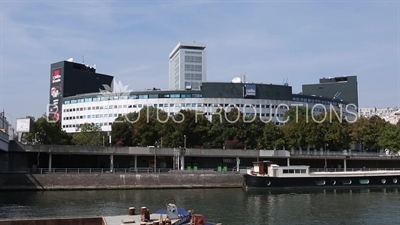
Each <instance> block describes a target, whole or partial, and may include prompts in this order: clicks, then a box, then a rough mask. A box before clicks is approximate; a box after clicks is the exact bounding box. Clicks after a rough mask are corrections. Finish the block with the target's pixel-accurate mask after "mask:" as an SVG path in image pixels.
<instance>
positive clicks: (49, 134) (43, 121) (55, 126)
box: [25, 115, 71, 145]
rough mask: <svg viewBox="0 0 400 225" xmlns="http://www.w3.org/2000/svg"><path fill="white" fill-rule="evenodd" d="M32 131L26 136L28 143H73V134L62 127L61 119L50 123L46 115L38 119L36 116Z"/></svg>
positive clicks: (33, 119)
mask: <svg viewBox="0 0 400 225" xmlns="http://www.w3.org/2000/svg"><path fill="white" fill-rule="evenodd" d="M27 118H31V119H32V121H33V124H32V127H31V131H30V132H29V133H28V134H27V135H26V136H25V141H27V142H28V143H36V144H44V145H68V144H71V136H70V135H68V134H67V133H66V132H65V131H63V130H62V129H61V121H57V122H56V123H53V122H51V123H49V122H48V120H47V117H46V116H45V115H44V116H42V117H40V118H38V119H37V120H35V118H34V117H29V116H28V117H27Z"/></svg>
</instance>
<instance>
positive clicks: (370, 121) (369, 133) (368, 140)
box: [350, 116, 388, 151]
mask: <svg viewBox="0 0 400 225" xmlns="http://www.w3.org/2000/svg"><path fill="white" fill-rule="evenodd" d="M387 124H388V123H387V122H386V121H385V120H384V119H382V118H380V117H378V116H372V117H370V118H365V117H360V118H358V119H357V121H356V122H354V123H352V124H351V125H350V137H351V140H352V142H353V143H355V144H361V145H362V149H363V150H364V151H370V150H377V149H379V147H380V146H379V144H378V138H379V136H380V135H381V134H382V133H383V132H384V130H385V127H386V125H387Z"/></svg>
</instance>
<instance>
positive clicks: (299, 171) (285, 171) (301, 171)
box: [282, 169, 307, 173]
mask: <svg viewBox="0 0 400 225" xmlns="http://www.w3.org/2000/svg"><path fill="white" fill-rule="evenodd" d="M282 172H283V173H307V170H306V169H290V170H286V169H285V170H282Z"/></svg>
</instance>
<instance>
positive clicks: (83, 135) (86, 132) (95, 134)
mask: <svg viewBox="0 0 400 225" xmlns="http://www.w3.org/2000/svg"><path fill="white" fill-rule="evenodd" d="M76 132H77V133H75V134H74V135H73V136H72V144H74V145H98V146H99V145H103V140H104V139H105V138H106V137H107V134H106V133H104V132H102V131H101V127H99V126H97V125H96V124H94V123H85V124H81V125H80V126H78V127H77V128H76Z"/></svg>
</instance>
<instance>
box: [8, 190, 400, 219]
mask: <svg viewBox="0 0 400 225" xmlns="http://www.w3.org/2000/svg"><path fill="white" fill-rule="evenodd" d="M169 197H173V198H174V199H175V201H176V203H177V205H178V207H181V208H185V209H193V211H194V213H202V214H204V215H205V216H206V218H207V219H208V220H210V221H212V222H221V223H222V224H223V225H272V224H274V225H275V224H276V225H278V224H282V225H288V224H304V225H310V224H316V225H317V224H318V225H321V224H327V225H335V224H338V225H339V224H346V225H347V224H351V225H357V224H360V225H368V224H371V225H379V224H382V225H390V224H400V194H399V190H398V189H396V188H393V189H338V190H332V189H327V190H324V189H319V190H296V191H266V190H257V191H256V190H249V191H244V190H242V189H184V190H182V189H172V190H116V191H114V190H105V191H47V192H4V191H2V192H0V218H27V217H62V216H68V217H74V216H111V215H122V214H126V213H127V209H128V207H130V206H134V207H136V208H139V207H140V206H146V207H148V208H149V209H150V210H156V209H161V208H163V205H164V201H165V200H166V199H167V198H169Z"/></svg>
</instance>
